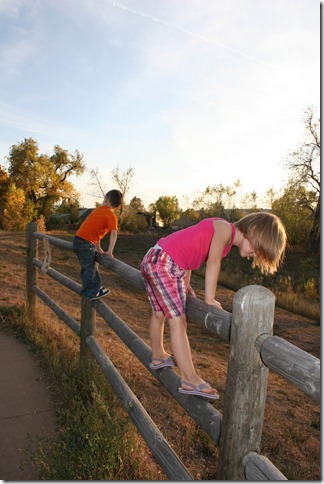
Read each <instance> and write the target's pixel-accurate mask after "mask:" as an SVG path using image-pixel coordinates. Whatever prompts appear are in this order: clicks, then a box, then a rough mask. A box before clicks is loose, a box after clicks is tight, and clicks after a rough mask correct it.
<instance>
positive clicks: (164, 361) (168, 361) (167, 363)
mask: <svg viewBox="0 0 324 484" xmlns="http://www.w3.org/2000/svg"><path fill="white" fill-rule="evenodd" d="M153 360H157V361H160V362H161V363H158V364H157V365H154V364H153V363H152V362H151V363H149V367H150V368H151V370H159V369H160V368H165V367H166V366H171V367H176V366H177V365H176V363H175V362H174V361H173V359H172V356H169V358H165V359H163V358H153Z"/></svg>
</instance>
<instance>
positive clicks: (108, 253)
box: [105, 252, 114, 259]
mask: <svg viewBox="0 0 324 484" xmlns="http://www.w3.org/2000/svg"><path fill="white" fill-rule="evenodd" d="M105 255H109V257H112V258H113V259H114V256H113V255H112V254H111V253H110V252H105Z"/></svg>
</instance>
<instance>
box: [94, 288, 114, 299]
mask: <svg viewBox="0 0 324 484" xmlns="http://www.w3.org/2000/svg"><path fill="white" fill-rule="evenodd" d="M109 293H110V290H109V289H106V288H105V287H101V288H100V289H99V291H98V292H97V294H95V295H94V296H92V297H89V301H95V300H96V299H100V298H101V297H104V296H108V294H109Z"/></svg>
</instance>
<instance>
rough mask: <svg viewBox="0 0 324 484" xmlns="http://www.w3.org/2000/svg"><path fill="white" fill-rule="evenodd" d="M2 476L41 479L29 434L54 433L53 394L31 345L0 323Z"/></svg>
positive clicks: (0, 476) (33, 435) (0, 459)
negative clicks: (30, 456)
mask: <svg viewBox="0 0 324 484" xmlns="http://www.w3.org/2000/svg"><path fill="white" fill-rule="evenodd" d="M0 421H1V422H0V479H1V480H6V481H7V480H9V481H25V480H39V474H38V472H37V470H36V469H35V468H33V466H32V464H31V462H28V464H26V463H25V464H24V463H23V461H24V459H25V451H26V449H27V448H29V447H30V445H31V440H30V438H29V436H31V437H35V436H37V435H38V436H39V435H46V436H49V437H54V436H55V422H54V413H53V410H52V408H51V395H50V391H49V389H48V388H47V384H46V382H45V381H44V380H43V379H42V372H41V370H40V368H39V367H38V366H37V364H36V362H35V360H34V358H33V356H32V353H31V352H30V351H29V350H28V346H27V345H25V344H24V343H22V342H20V341H19V340H17V339H16V338H15V337H14V336H11V335H9V334H8V333H6V332H4V330H3V329H2V328H1V326H0Z"/></svg>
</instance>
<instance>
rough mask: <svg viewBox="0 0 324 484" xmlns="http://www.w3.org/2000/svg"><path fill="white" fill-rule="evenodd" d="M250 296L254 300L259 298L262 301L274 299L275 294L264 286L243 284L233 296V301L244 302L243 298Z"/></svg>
mask: <svg viewBox="0 0 324 484" xmlns="http://www.w3.org/2000/svg"><path fill="white" fill-rule="evenodd" d="M250 298H251V299H253V300H255V301H257V300H261V301H264V302H266V301H267V302H269V301H274V300H275V295H274V294H273V292H272V291H270V290H269V289H267V288H266V287H263V286H259V285H257V284H252V285H250V286H245V287H242V288H241V289H239V290H238V291H237V293H236V294H235V296H234V301H240V302H242V303H244V300H246V299H250Z"/></svg>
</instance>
